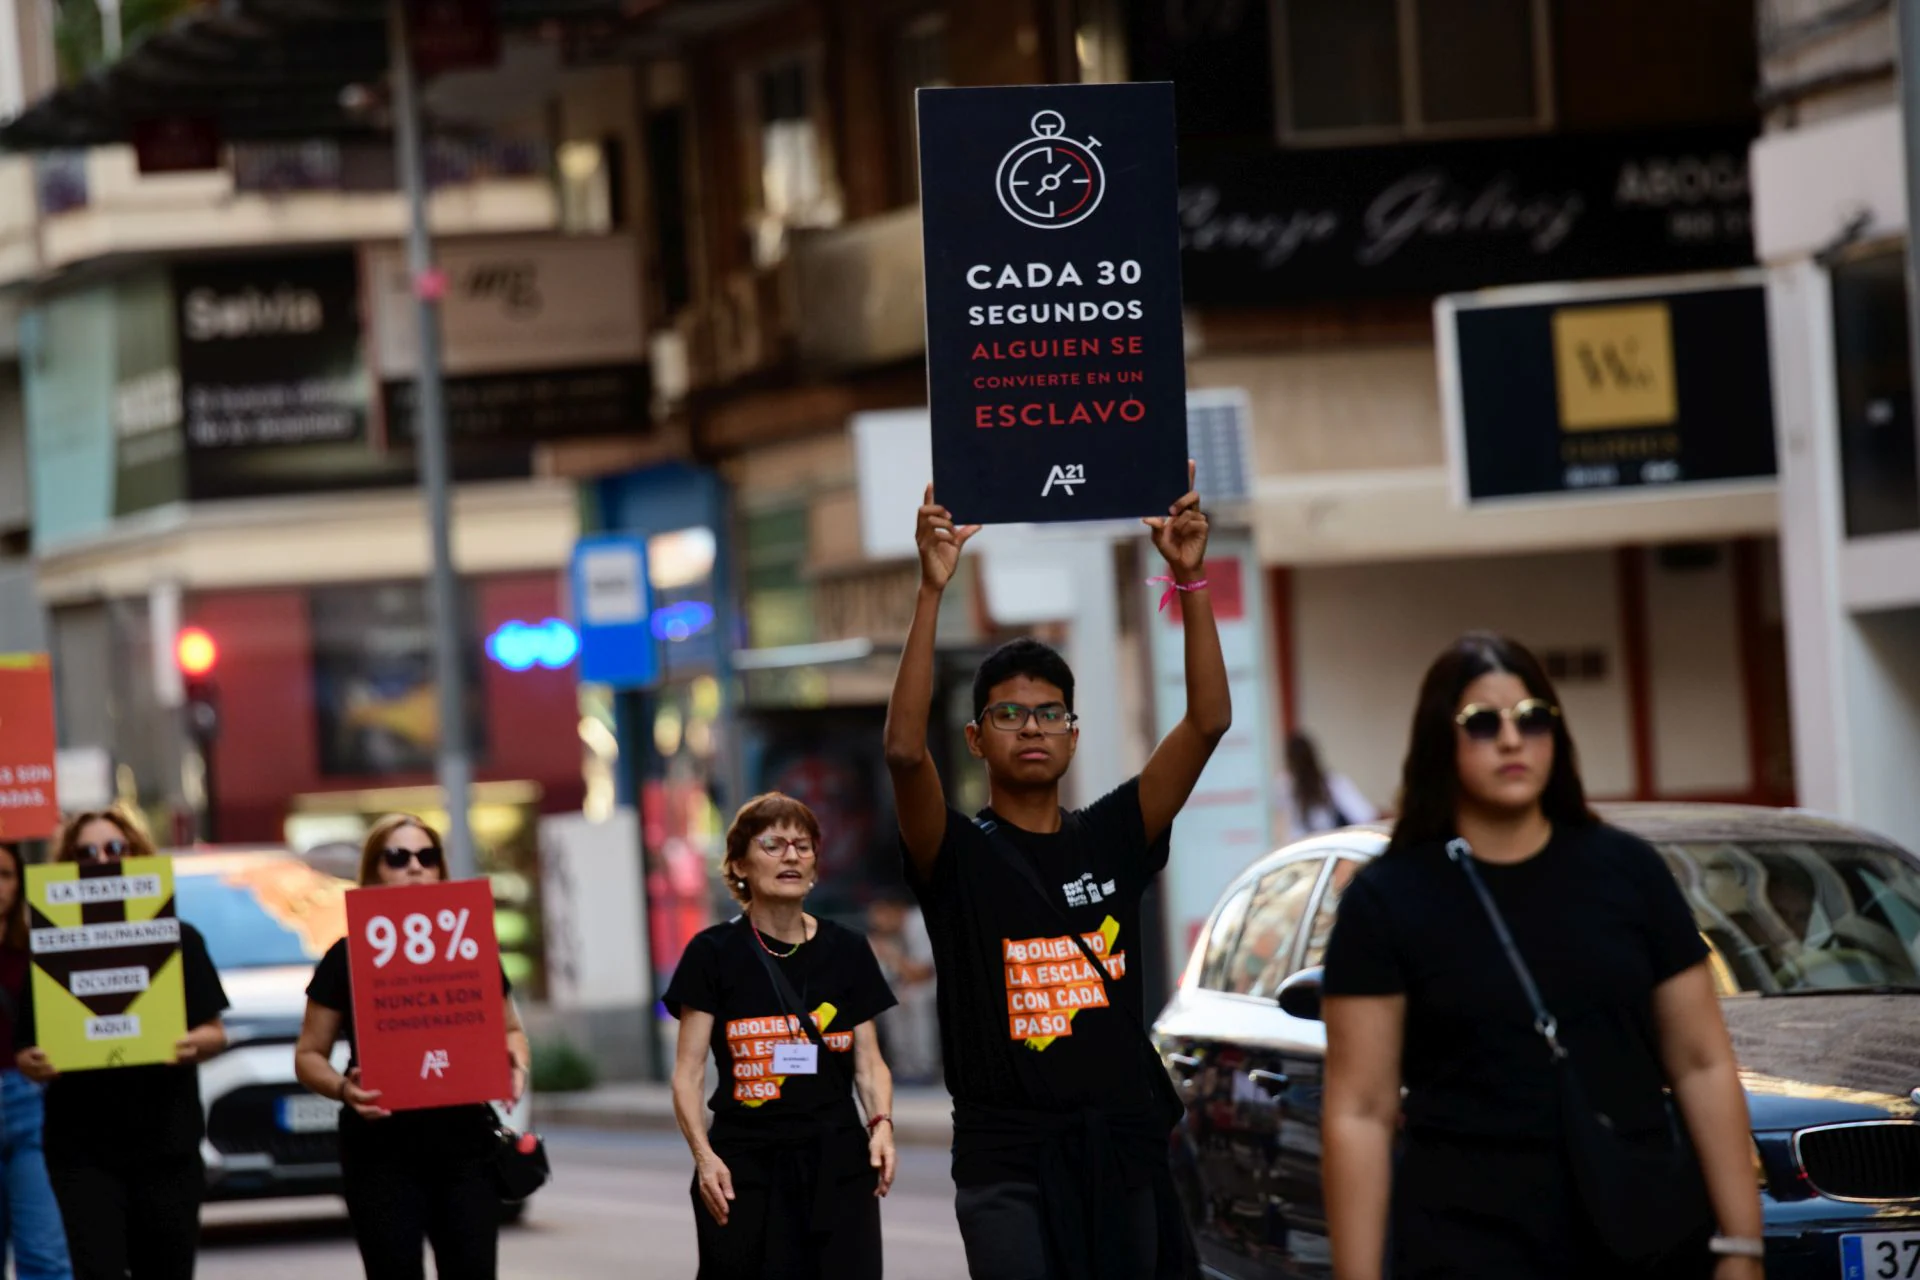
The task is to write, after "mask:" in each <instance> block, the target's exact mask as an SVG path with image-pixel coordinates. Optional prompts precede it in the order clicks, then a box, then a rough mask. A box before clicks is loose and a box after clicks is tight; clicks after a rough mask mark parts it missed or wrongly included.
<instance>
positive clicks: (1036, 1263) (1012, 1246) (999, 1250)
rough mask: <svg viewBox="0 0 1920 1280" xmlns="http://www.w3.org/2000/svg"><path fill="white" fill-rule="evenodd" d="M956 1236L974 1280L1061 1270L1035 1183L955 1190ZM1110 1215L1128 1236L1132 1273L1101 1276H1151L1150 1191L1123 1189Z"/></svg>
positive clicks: (1038, 1278)
mask: <svg viewBox="0 0 1920 1280" xmlns="http://www.w3.org/2000/svg"><path fill="white" fill-rule="evenodd" d="M953 1208H954V1214H955V1216H956V1217H958V1218H959V1220H960V1241H961V1243H962V1244H964V1245H965V1246H966V1250H967V1274H968V1275H970V1276H972V1277H973V1278H974V1280H1058V1277H1059V1276H1060V1274H1061V1272H1060V1269H1059V1267H1058V1265H1057V1264H1056V1263H1055V1262H1054V1260H1053V1256H1052V1249H1051V1246H1050V1245H1049V1244H1048V1243H1047V1235H1048V1233H1047V1221H1046V1213H1045V1209H1044V1206H1043V1204H1042V1196H1041V1192H1040V1187H1039V1184H1037V1183H1033V1182H989V1183H984V1184H982V1185H979V1186H972V1187H961V1188H960V1189H959V1190H957V1191H955V1192H954V1196H953ZM1112 1212H1113V1217H1114V1218H1115V1219H1117V1220H1118V1221H1119V1222H1121V1223H1123V1224H1124V1226H1123V1227H1122V1228H1121V1229H1122V1230H1125V1231H1127V1232H1129V1233H1130V1234H1131V1235H1132V1237H1133V1239H1132V1243H1131V1244H1130V1245H1129V1247H1128V1250H1127V1256H1128V1257H1130V1258H1134V1259H1136V1260H1137V1263H1138V1269H1137V1270H1133V1271H1132V1274H1131V1275H1125V1276H1103V1277H1101V1280H1153V1274H1154V1270H1155V1263H1156V1258H1157V1256H1158V1254H1159V1239H1158V1233H1157V1227H1156V1222H1157V1219H1158V1216H1159V1215H1158V1212H1157V1211H1156V1209H1155V1207H1154V1202H1153V1192H1152V1191H1151V1190H1150V1189H1147V1188H1141V1189H1140V1190H1138V1191H1129V1192H1128V1193H1127V1200H1126V1203H1125V1204H1124V1205H1122V1206H1118V1207H1117V1208H1116V1209H1115V1210H1114V1211H1112Z"/></svg>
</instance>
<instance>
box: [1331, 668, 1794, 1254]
mask: <svg viewBox="0 0 1920 1280" xmlns="http://www.w3.org/2000/svg"><path fill="white" fill-rule="evenodd" d="M1481 889H1484V890H1485V892H1486V894H1487V898H1488V900H1490V901H1491V903H1492V904H1493V906H1492V908H1491V910H1490V909H1489V908H1488V907H1487V906H1486V905H1485V903H1483V900H1482V898H1481ZM1494 912H1497V913H1498V915H1499V916H1500V917H1501V918H1502V919H1503V920H1504V922H1505V927H1506V928H1507V929H1508V930H1510V933H1511V939H1512V944H1513V949H1514V951H1515V952H1516V953H1517V955H1518V957H1519V961H1518V964H1516V962H1515V960H1514V959H1513V958H1512V957H1511V956H1510V955H1509V953H1508V951H1507V949H1506V947H1505V945H1504V944H1503V942H1502V940H1501V938H1500V935H1499V933H1498V932H1497V931H1496V927H1495V925H1494V923H1493V913H1494ZM1521 967H1524V968H1525V970H1526V971H1527V972H1528V974H1529V980H1530V981H1532V982H1534V983H1535V984H1536V985H1537V991H1538V996H1539V1001H1538V1003H1539V1004H1540V1005H1541V1006H1544V1008H1545V1009H1546V1010H1548V1011H1549V1012H1550V1013H1551V1015H1552V1019H1551V1020H1546V1019H1540V1018H1538V1017H1537V1016H1536V1013H1535V1007H1536V1006H1535V1001H1534V1000H1533V999H1531V998H1530V996H1529V994H1528V992H1527V989H1526V985H1525V984H1524V983H1523V982H1522V980H1521V977H1520V972H1519V970H1520V968H1521ZM1323 991H1324V999H1323V1003H1322V1013H1323V1016H1324V1018H1325V1020H1326V1032H1327V1061H1326V1093H1325V1098H1324V1113H1323V1119H1322V1134H1323V1140H1324V1149H1325V1169H1324V1176H1325V1181H1326V1197H1327V1221H1328V1227H1329V1231H1330V1234H1331V1236H1332V1241H1333V1261H1334V1275H1335V1276H1336V1277H1337V1278H1338V1280H1380V1278H1381V1276H1382V1275H1383V1274H1391V1275H1392V1276H1393V1277H1394V1280H1423V1278H1427V1277H1441V1276H1448V1277H1464V1276H1475V1277H1483V1276H1484V1277H1499V1278H1500V1280H1529V1278H1537V1280H1586V1278H1588V1277H1594V1278H1596V1280H1597V1278H1598V1277H1601V1276H1606V1277H1661V1278H1662V1280H1682V1278H1687V1280H1693V1278H1700V1280H1705V1278H1706V1277H1713V1278H1714V1280H1759V1277H1760V1275H1761V1264H1760V1261H1759V1253H1760V1239H1759V1237H1760V1198H1759V1194H1758V1190H1757V1187H1756V1184H1755V1181H1754V1176H1753V1148H1752V1137H1751V1134H1750V1132H1749V1130H1748V1125H1747V1108H1746V1100H1745V1095H1744V1094H1743V1093H1742V1092H1741V1088H1740V1082H1739V1077H1738V1074H1737V1071H1736V1068H1735V1063H1734V1056H1733V1050H1732V1046H1731V1045H1730V1043H1729V1041H1728V1038H1727V1031H1726V1026H1725V1024H1724V1023H1723V1022H1722V1020H1721V1015H1720V1005H1719V1001H1718V999H1717V998H1716V996H1715V992H1714V985H1713V980H1712V977H1711V975H1710V973H1709V971H1708V967H1707V948H1706V945H1705V944H1704V943H1703V942H1702V941H1701V938H1700V935H1699V933H1698V931H1697V930H1696V928H1695V926H1694V922H1693V916H1692V913H1691V911H1690V910H1689V908H1688V906H1687V903H1686V900H1685V898H1684V897H1682V895H1681V893H1680V890H1679V887H1678V885H1676V884H1675V882H1674V879H1673V876H1672V875H1671V874H1670V873H1669V872H1668V870H1667V867H1666V864H1665V863H1664V862H1663V861H1662V859H1661V857H1660V855H1659V854H1658V853H1657V852H1656V851H1655V850H1654V849H1653V848H1652V847H1651V846H1649V845H1647V844H1645V843H1643V842H1642V841H1640V840H1638V839H1636V838H1635V837H1633V836H1630V835H1627V834H1626V833H1624V832H1622V831H1619V830H1616V829H1614V828H1612V827H1608V826H1605V825H1603V824H1602V823H1601V822H1600V821H1599V820H1598V819H1597V818H1595V817H1594V815H1593V814H1592V813H1591V812H1590V811H1589V810H1588V808H1587V802H1586V796H1585V790H1584V788H1583V787H1582V785H1581V782H1580V773H1579V769H1578V765H1577V762H1576V760H1575V757H1574V747H1573V738H1572V736H1571V734H1570V733H1569V732H1568V729H1567V722H1566V716H1565V715H1564V714H1563V712H1562V709H1561V706H1560V700H1559V698H1558V697H1557V696H1555V694H1554V690H1553V686H1552V684H1551V682H1550V681H1549V680H1548V679H1547V675H1546V672H1545V671H1544V670H1543V669H1542V668H1541V666H1540V664H1539V662H1538V661H1537V660H1536V659H1535V658H1534V656H1533V655H1532V654H1531V653H1529V652H1527V650H1526V649H1524V648H1522V647H1521V646H1520V645H1519V644H1517V643H1515V642H1514V641H1512V640H1509V639H1506V638H1504V637H1501V636H1495V635H1488V634H1474V635H1468V636H1465V637H1463V638H1462V639H1461V640H1459V641H1458V642H1457V643H1456V644H1455V645H1454V646H1453V647H1452V648H1451V649H1449V650H1448V651H1447V652H1446V653H1444V654H1442V655H1441V657H1440V658H1439V660H1438V661H1436V662H1435V663H1434V664H1433V666H1432V668H1431V669H1429V670H1428V672H1427V676H1426V681H1425V683H1424V684H1423V686H1422V687H1421V691H1420V701H1419V705H1418V707H1417V709H1416V710H1415V713H1414V721H1413V734H1412V742H1411V745H1410V746H1409V748H1408V751H1407V758H1406V766H1405V770H1404V775H1403V796H1402V807H1401V816H1400V819H1399V821H1398V822H1397V823H1396V824H1395V826H1394V830H1393V837H1392V840H1391V842H1390V843H1389V845H1388V848H1387V851H1386V853H1385V854H1384V855H1383V856H1381V857H1380V858H1377V859H1375V860H1374V862H1373V863H1372V864H1371V865H1370V866H1368V867H1367V868H1366V869H1365V870H1363V871H1361V872H1360V874H1359V875H1357V876H1355V877H1354V879H1353V882H1352V883H1351V884H1350V885H1349V886H1348V888H1347V890H1346V893H1345V894H1344V895H1343V896H1342V898H1341V901H1340V907H1339V916H1338V920H1337V922H1336V924H1335V926H1334V931H1333V938H1332V941H1331V943H1330V944H1329V946H1328V948H1327V955H1326V973H1325V984H1324V988H1323ZM1561 1054H1564V1057H1562V1056H1560V1055H1561ZM1562 1073H1565V1074H1562ZM1403 1085H1404V1088H1405V1092H1404V1100H1403V1094H1402V1086H1403ZM1669 1091H1671V1102H1672V1104H1674V1105H1673V1109H1672V1110H1671V1111H1670V1109H1669ZM1582 1095H1584V1097H1583V1098H1582ZM1574 1098H1582V1101H1581V1103H1580V1105H1578V1106H1568V1107H1567V1108H1566V1111H1565V1113H1564V1114H1563V1103H1565V1102H1569V1101H1570V1100H1572V1099H1574ZM1675 1111H1677V1115H1675V1114H1674V1112H1675ZM1596 1115H1597V1116H1602V1117H1605V1122H1606V1129H1607V1130H1610V1133H1608V1134H1607V1135H1606V1136H1604V1137H1603V1138H1602V1140H1601V1144H1600V1145H1601V1147H1606V1146H1610V1145H1615V1144H1617V1146H1616V1149H1617V1147H1626V1148H1628V1149H1632V1150H1637V1151H1639V1152H1641V1153H1643V1154H1644V1155H1645V1156H1646V1157H1648V1159H1649V1160H1650V1161H1651V1162H1653V1163H1655V1164H1660V1163H1662V1161H1661V1157H1662V1156H1663V1155H1671V1156H1672V1157H1673V1158H1672V1159H1669V1160H1666V1161H1664V1165H1665V1171H1664V1176H1663V1178H1662V1181H1661V1182H1660V1183H1658V1184H1657V1185H1659V1186H1660V1187H1661V1188H1662V1190H1663V1192H1671V1194H1670V1195H1668V1196H1667V1197H1666V1199H1665V1201H1664V1202H1663V1203H1662V1204H1661V1205H1659V1206H1655V1207H1651V1208H1649V1207H1648V1206H1645V1205H1640V1206H1635V1208H1637V1209H1640V1210H1644V1212H1639V1213H1636V1214H1635V1215H1634V1216H1636V1217H1637V1218H1638V1219H1639V1221H1638V1222H1637V1223H1636V1222H1623V1221H1621V1220H1619V1219H1620V1214H1619V1210H1620V1209H1621V1208H1622V1207H1623V1206H1625V1203H1626V1202H1625V1201H1624V1200H1622V1199H1606V1198H1603V1197H1600V1196H1596V1195H1591V1194H1587V1195H1583V1194H1582V1186H1583V1185H1584V1186H1585V1187H1587V1189H1588V1190H1589V1191H1592V1190H1593V1188H1595V1187H1597V1186H1600V1185H1603V1184H1606V1185H1609V1186H1615V1187H1617V1186H1618V1184H1616V1183H1613V1182H1612V1181H1611V1180H1609V1179H1607V1178H1606V1177H1605V1172H1606V1171H1605V1170H1604V1169H1603V1168H1602V1167H1601V1164H1600V1162H1599V1161H1597V1160H1596V1159H1595V1158H1594V1153H1595V1151H1596V1147H1595V1146H1594V1145H1592V1144H1591V1143H1590V1142H1589V1141H1588V1140H1587V1136H1586V1135H1591V1134H1594V1133H1597V1132H1599V1130H1600V1125H1599V1123H1598V1121H1597V1120H1596V1119H1595V1116H1596ZM1576 1117H1577V1119H1576ZM1680 1126H1684V1130H1685V1134H1686V1135H1687V1136H1690V1137H1691V1140H1692V1146H1693V1148H1694V1150H1695V1151H1696V1152H1697V1158H1694V1159H1688V1158H1687V1157H1686V1156H1685V1154H1684V1151H1685V1148H1684V1146H1683V1145H1679V1144H1677V1141H1676V1140H1677V1139H1678V1138H1679V1136H1680V1135H1679V1133H1678V1132H1677V1130H1678V1129H1679V1127H1680ZM1396 1145H1398V1146H1399V1152H1398V1156H1397V1159H1396V1154H1395V1148H1396ZM1695 1165H1697V1166H1698V1174H1699V1177H1698V1178H1696V1177H1695V1168H1694V1166H1695ZM1583 1175H1586V1176H1584V1177H1583ZM1703 1183H1704V1186H1703V1185H1702V1184H1703ZM1643 1185H1644V1184H1643ZM1689 1203H1692V1204H1694V1205H1697V1206H1698V1212H1697V1213H1693V1214H1688V1215H1687V1216H1685V1217H1674V1218H1672V1220H1670V1221H1668V1222H1667V1223H1666V1225H1667V1226H1668V1227H1669V1228H1670V1230H1668V1231H1667V1232H1666V1233H1664V1235H1665V1238H1664V1239H1663V1240H1662V1250H1661V1256H1659V1257H1657V1258H1654V1259H1653V1260H1648V1259H1647V1257H1645V1256H1643V1255H1644V1253H1645V1252H1647V1251H1642V1250H1636V1251H1635V1253H1636V1255H1638V1256H1635V1257H1633V1258H1630V1259H1629V1258H1624V1257H1620V1256H1617V1255H1616V1252H1615V1249H1614V1247H1613V1246H1612V1245H1610V1244H1609V1241H1610V1240H1611V1241H1614V1242H1618V1241H1619V1240H1620V1239H1621V1234H1622V1232H1623V1231H1624V1230H1631V1229H1635V1228H1636V1227H1637V1228H1645V1227H1646V1226H1647V1225H1648V1223H1650V1222H1651V1221H1652V1220H1653V1219H1655V1218H1656V1217H1659V1216H1662V1215H1666V1214H1667V1211H1668V1210H1669V1209H1670V1208H1672V1207H1673V1206H1679V1205H1686V1204H1689ZM1716 1223H1717V1227H1718V1234H1715V1227H1716ZM1389 1255H1391V1257H1390V1259H1389ZM1389 1262H1390V1265H1389Z"/></svg>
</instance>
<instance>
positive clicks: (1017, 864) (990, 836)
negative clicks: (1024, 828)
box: [973, 818, 1113, 982]
mask: <svg viewBox="0 0 1920 1280" xmlns="http://www.w3.org/2000/svg"><path fill="white" fill-rule="evenodd" d="M973 825H974V826H976V827H979V828H980V830H981V831H983V832H985V833H986V837H987V843H988V844H989V845H991V846H992V847H993V851H994V852H995V853H997V854H999V855H1000V861H1002V862H1004V863H1006V864H1007V865H1008V866H1010V867H1012V868H1013V869H1014V871H1015V872H1016V873H1017V874H1018V875H1019V877H1020V878H1021V879H1022V880H1024V881H1026V882H1027V887H1028V888H1030V889H1032V890H1033V892H1034V894H1035V895H1036V896H1037V897H1038V898H1039V899H1040V901H1041V902H1043V903H1045V904H1046V906H1047V909H1048V910H1049V911H1051V912H1052V913H1053V914H1054V916H1055V917H1056V918H1057V919H1058V920H1059V922H1060V923H1061V924H1062V925H1064V926H1065V927H1066V930H1067V936H1068V937H1069V938H1072V939H1073V945H1074V946H1076V947H1079V948H1080V954H1081V955H1083V956H1085V957H1086V958H1087V963H1088V964H1090V965H1092V966H1093V971H1094V972H1095V973H1097V974H1099V975H1100V977H1101V979H1102V980H1103V981H1106V982H1112V981H1113V975H1112V974H1110V973H1108V972H1107V966H1106V965H1104V964H1102V963H1100V957H1099V956H1096V955H1095V954H1094V953H1093V948H1092V947H1090V946H1088V945H1087V940H1086V939H1085V938H1083V937H1081V936H1080V930H1079V929H1078V928H1077V927H1076V926H1075V925H1074V923H1073V920H1072V918H1071V917H1070V916H1068V915H1067V913H1066V911H1065V910H1064V909H1063V908H1061V907H1060V906H1058V905H1057V904H1055V902H1054V900H1053V899H1052V898H1049V897H1048V896H1047V888H1046V886H1045V885H1043V884H1041V883H1040V877H1039V876H1038V875H1037V874H1035V872H1034V870H1033V865H1032V864H1031V863H1029V862H1028V861H1027V860H1026V859H1025V858H1023V857H1021V856H1020V855H1019V853H1018V851H1017V850H1014V849H1012V848H1009V847H1008V845H1009V842H1008V840H1007V838H1006V837H1005V836H1003V835H1001V834H1000V824H999V823H997V822H994V821H993V820H991V819H989V818H975V819H974V820H973Z"/></svg>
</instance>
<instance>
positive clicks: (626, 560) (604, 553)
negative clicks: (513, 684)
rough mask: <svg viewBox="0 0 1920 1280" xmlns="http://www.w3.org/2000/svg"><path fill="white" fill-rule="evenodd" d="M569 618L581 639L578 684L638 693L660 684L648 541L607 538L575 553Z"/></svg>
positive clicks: (584, 543)
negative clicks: (655, 682)
mask: <svg viewBox="0 0 1920 1280" xmlns="http://www.w3.org/2000/svg"><path fill="white" fill-rule="evenodd" d="M572 578H573V612H574V622H575V624H576V625H577V627H578V630H579V634H580V679H581V680H583V681H585V682H587V683H590V684H606V685H612V686H613V687H614V688H616V689H637V688H643V687H645V686H647V685H650V684H652V683H653V682H654V681H655V680H656V679H658V678H659V673H660V661H659V655H658V653H657V651H656V648H655V646H656V641H655V640H654V635H653V627H652V615H653V599H652V597H653V592H652V590H651V588H650V587H649V585H648V582H647V540H646V539H645V538H643V537H640V536H638V535H636V534H625V533H609V534H598V535H595V536H594V537H591V538H582V539H580V541H578V542H576V543H575V544H574V547H573V566H572Z"/></svg>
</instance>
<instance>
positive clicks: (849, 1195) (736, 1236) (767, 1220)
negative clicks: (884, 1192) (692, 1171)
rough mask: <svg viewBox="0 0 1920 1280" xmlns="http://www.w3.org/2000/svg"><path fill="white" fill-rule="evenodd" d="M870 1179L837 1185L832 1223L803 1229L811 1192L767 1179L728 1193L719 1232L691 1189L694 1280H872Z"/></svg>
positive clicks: (874, 1237) (874, 1212)
mask: <svg viewBox="0 0 1920 1280" xmlns="http://www.w3.org/2000/svg"><path fill="white" fill-rule="evenodd" d="M873 1187H874V1175H873V1174H872V1173H871V1172H868V1173H866V1174H863V1175H861V1176H859V1177H856V1178H842V1179H841V1180H840V1181H839V1183H838V1185H837V1186H836V1187H835V1188H834V1203H833V1221H832V1223H831V1225H830V1227H829V1228H828V1230H826V1231H825V1232H820V1233H816V1232H814V1231H812V1230H811V1229H810V1223H809V1217H810V1211H811V1209H812V1204H813V1188H812V1187H811V1186H803V1185H794V1184H793V1183H792V1180H791V1179H787V1178H780V1177H776V1178H774V1179H773V1180H772V1181H771V1183H770V1184H768V1185H760V1186H741V1185H739V1184H738V1183H736V1184H735V1185H734V1189H733V1196H734V1198H733V1207H732V1208H731V1209H730V1210H729V1211H728V1213H727V1225H726V1226H724V1227H723V1226H721V1225H720V1224H719V1223H717V1222H715V1221H714V1220H713V1215H712V1214H711V1213H709V1212H708V1211H707V1204H706V1201H704V1200H702V1199H701V1198H700V1180H699V1178H698V1177H696V1178H695V1179H694V1181H693V1184H692V1188H691V1190H692V1193H693V1221H694V1237H695V1239H696V1240H697V1241H698V1242H699V1245H700V1272H699V1276H698V1280H880V1271H881V1257H880V1198H879V1197H878V1196H876V1195H874V1194H873Z"/></svg>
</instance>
